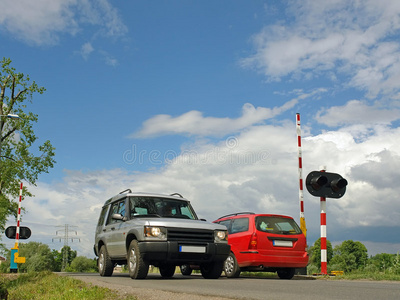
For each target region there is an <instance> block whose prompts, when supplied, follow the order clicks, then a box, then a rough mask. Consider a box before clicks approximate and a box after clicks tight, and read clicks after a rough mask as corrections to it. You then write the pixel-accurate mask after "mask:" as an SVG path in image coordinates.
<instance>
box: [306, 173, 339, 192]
mask: <svg viewBox="0 0 400 300" xmlns="http://www.w3.org/2000/svg"><path fill="white" fill-rule="evenodd" d="M346 186H347V180H346V179H344V178H343V177H342V176H341V175H339V174H336V173H328V172H322V171H313V172H311V173H310V174H308V175H307V178H306V188H307V190H308V192H309V193H310V194H311V195H313V196H316V197H325V198H341V197H342V196H343V195H344V194H345V192H346Z"/></svg>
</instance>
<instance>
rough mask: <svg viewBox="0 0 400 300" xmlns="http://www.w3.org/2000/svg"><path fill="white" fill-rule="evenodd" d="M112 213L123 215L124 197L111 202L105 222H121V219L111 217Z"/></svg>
mask: <svg viewBox="0 0 400 300" xmlns="http://www.w3.org/2000/svg"><path fill="white" fill-rule="evenodd" d="M113 214H120V215H121V216H123V217H125V199H124V200H122V201H119V202H115V203H113V204H112V206H111V209H110V213H109V215H108V220H107V224H112V223H117V222H122V220H116V219H113V218H112V215H113Z"/></svg>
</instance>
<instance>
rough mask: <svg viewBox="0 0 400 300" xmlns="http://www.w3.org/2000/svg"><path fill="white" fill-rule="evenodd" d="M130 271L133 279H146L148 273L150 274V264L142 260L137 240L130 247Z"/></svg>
mask: <svg viewBox="0 0 400 300" xmlns="http://www.w3.org/2000/svg"><path fill="white" fill-rule="evenodd" d="M128 269H129V276H130V277H131V278H132V279H143V278H146V276H147V273H148V272H149V264H148V263H147V262H146V261H145V260H144V259H143V258H142V255H141V253H140V250H139V244H138V242H137V241H136V240H133V241H132V242H131V243H130V245H129V251H128Z"/></svg>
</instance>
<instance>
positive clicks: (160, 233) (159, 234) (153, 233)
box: [144, 226, 167, 239]
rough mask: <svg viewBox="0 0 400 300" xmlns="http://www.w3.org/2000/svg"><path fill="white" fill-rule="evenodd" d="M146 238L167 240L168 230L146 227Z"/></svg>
mask: <svg viewBox="0 0 400 300" xmlns="http://www.w3.org/2000/svg"><path fill="white" fill-rule="evenodd" d="M144 236H145V237H152V238H158V239H166V238H167V230H166V229H165V228H164V227H159V226H144Z"/></svg>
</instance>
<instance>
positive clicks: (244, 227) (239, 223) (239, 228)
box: [231, 218, 249, 233]
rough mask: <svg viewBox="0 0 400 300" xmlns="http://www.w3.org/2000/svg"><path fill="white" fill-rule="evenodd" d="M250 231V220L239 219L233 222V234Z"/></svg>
mask: <svg viewBox="0 0 400 300" xmlns="http://www.w3.org/2000/svg"><path fill="white" fill-rule="evenodd" d="M248 230H249V218H239V219H233V220H232V230H231V231H232V232H231V233H239V232H245V231H248Z"/></svg>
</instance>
